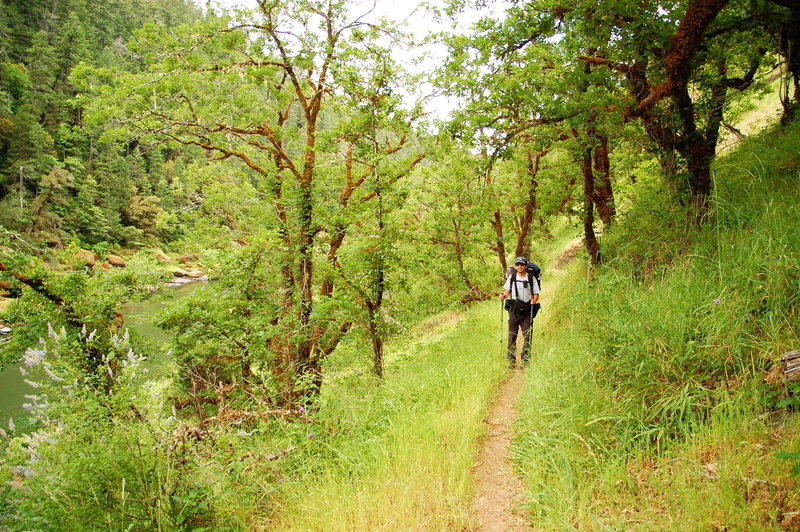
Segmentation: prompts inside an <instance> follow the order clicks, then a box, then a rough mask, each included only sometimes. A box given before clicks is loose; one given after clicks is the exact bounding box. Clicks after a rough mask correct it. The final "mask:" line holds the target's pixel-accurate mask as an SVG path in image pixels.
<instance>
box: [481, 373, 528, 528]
mask: <svg viewBox="0 0 800 532" xmlns="http://www.w3.org/2000/svg"><path fill="white" fill-rule="evenodd" d="M523 383H524V375H523V372H522V371H519V370H517V371H513V372H512V373H511V375H510V376H509V378H508V379H506V381H505V382H504V383H503V384H502V385H501V386H500V390H499V392H498V394H497V397H496V398H495V399H494V400H493V401H492V403H491V404H490V405H489V411H488V414H487V416H486V424H487V425H488V430H487V435H486V441H485V442H484V443H483V446H482V447H481V450H480V451H479V453H478V461H477V463H476V464H475V467H474V470H473V474H474V476H475V482H476V488H477V489H476V494H475V501H474V503H473V504H474V509H475V516H476V518H477V521H478V528H477V530H479V531H483V532H489V531H498V532H499V531H507V530H514V531H525V530H533V528H531V527H530V525H528V524H527V520H526V519H525V518H524V514H523V512H522V511H521V510H520V509H519V508H518V507H519V505H520V504H521V503H522V502H524V501H523V499H522V493H523V489H524V486H523V483H522V480H521V479H520V478H519V477H517V476H516V475H515V474H514V470H513V467H512V465H511V439H512V438H513V435H514V431H513V425H514V421H515V420H516V419H517V402H518V400H519V396H520V394H521V393H522V388H523Z"/></svg>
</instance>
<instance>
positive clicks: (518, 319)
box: [508, 301, 533, 364]
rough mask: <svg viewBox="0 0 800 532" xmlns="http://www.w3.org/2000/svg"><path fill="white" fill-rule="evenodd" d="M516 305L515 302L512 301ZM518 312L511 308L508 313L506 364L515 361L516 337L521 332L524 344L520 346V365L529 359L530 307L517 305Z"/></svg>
mask: <svg viewBox="0 0 800 532" xmlns="http://www.w3.org/2000/svg"><path fill="white" fill-rule="evenodd" d="M514 303H516V301H514ZM519 307H522V308H520V309H519V310H515V309H514V308H513V307H512V308H511V309H510V311H509V313H508V363H509V364H514V363H516V361H517V335H518V334H519V332H520V329H521V330H522V336H523V338H524V340H525V341H524V343H523V345H522V363H523V364H527V363H528V360H529V359H530V357H531V322H532V321H533V320H532V319H531V306H530V305H519Z"/></svg>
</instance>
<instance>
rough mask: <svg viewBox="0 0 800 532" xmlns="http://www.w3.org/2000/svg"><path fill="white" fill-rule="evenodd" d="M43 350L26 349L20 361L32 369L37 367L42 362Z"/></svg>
mask: <svg viewBox="0 0 800 532" xmlns="http://www.w3.org/2000/svg"><path fill="white" fill-rule="evenodd" d="M44 356H45V350H44V349H26V350H25V354H24V355H22V361H23V362H24V363H25V365H26V366H28V367H29V368H32V367H34V366H37V365H38V364H39V363H40V362H41V361H42V360H44Z"/></svg>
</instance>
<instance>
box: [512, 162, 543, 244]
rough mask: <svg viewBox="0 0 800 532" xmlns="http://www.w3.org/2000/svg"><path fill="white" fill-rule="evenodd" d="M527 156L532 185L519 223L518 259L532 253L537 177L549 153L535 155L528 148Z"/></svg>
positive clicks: (529, 186)
mask: <svg viewBox="0 0 800 532" xmlns="http://www.w3.org/2000/svg"><path fill="white" fill-rule="evenodd" d="M525 152H526V156H527V166H526V167H527V170H528V177H529V178H530V184H529V185H528V200H527V201H526V202H525V210H524V212H523V214H522V218H521V219H520V223H519V232H518V233H517V247H516V249H515V250H514V256H516V257H528V256H530V252H531V243H530V233H531V225H533V219H534V216H535V215H536V206H537V205H536V188H537V187H538V185H539V182H538V180H537V179H536V178H537V175H538V174H539V163H540V161H541V159H542V157H544V156H545V155H546V154H547V152H546V151H541V152H536V153H535V154H534V153H533V150H531V149H530V148H527V149H526V150H525Z"/></svg>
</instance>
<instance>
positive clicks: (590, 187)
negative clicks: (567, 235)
mask: <svg viewBox="0 0 800 532" xmlns="http://www.w3.org/2000/svg"><path fill="white" fill-rule="evenodd" d="M581 170H582V171H583V203H584V211H583V236H584V243H585V245H586V251H587V252H588V253H589V259H590V260H591V262H592V264H594V265H597V264H600V244H599V243H598V242H597V235H596V234H595V232H594V173H593V172H592V150H591V148H587V149H586V150H585V151H584V154H583V158H582V159H581Z"/></svg>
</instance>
